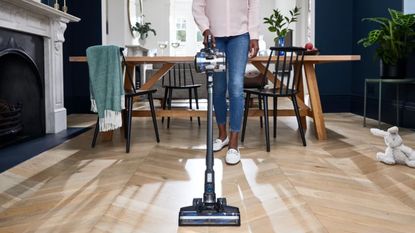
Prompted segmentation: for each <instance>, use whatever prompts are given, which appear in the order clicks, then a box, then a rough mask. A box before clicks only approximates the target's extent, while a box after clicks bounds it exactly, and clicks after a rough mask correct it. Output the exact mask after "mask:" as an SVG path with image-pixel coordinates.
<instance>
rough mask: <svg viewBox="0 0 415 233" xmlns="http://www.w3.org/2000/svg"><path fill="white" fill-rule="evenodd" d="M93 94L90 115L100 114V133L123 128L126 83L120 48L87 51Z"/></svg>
mask: <svg viewBox="0 0 415 233" xmlns="http://www.w3.org/2000/svg"><path fill="white" fill-rule="evenodd" d="M86 55H87V59H88V69H89V81H90V82H89V83H90V86H89V87H90V88H89V89H90V93H91V111H93V112H98V116H99V131H101V132H102V131H108V130H114V129H117V128H119V127H121V126H122V117H121V110H122V109H124V108H125V102H124V81H123V77H122V70H121V60H120V48H119V47H117V46H113V45H106V46H92V47H89V48H88V49H87V50H86Z"/></svg>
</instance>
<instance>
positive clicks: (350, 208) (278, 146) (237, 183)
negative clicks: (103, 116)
mask: <svg viewBox="0 0 415 233" xmlns="http://www.w3.org/2000/svg"><path fill="white" fill-rule="evenodd" d="M325 119H326V124H327V129H328V138H329V139H328V140H327V141H317V140H316V139H315V136H314V135H315V134H314V132H313V129H308V131H307V135H306V137H307V142H308V146H307V147H303V146H302V145H301V140H300V138H299V136H298V133H297V127H296V121H295V119H294V118H279V120H278V135H277V139H273V138H272V139H271V152H270V153H267V152H266V151H265V143H264V139H263V138H264V136H263V130H261V129H260V128H259V120H258V119H254V118H252V119H250V120H249V121H248V128H247V138H246V142H245V144H243V145H241V146H242V148H241V153H242V161H241V163H239V164H238V165H236V166H228V165H226V164H224V155H225V150H223V151H221V152H219V153H217V154H216V159H215V169H216V178H217V180H216V181H217V190H216V191H217V196H219V197H220V196H226V197H227V199H228V203H229V204H231V205H234V206H238V207H239V209H240V211H241V216H242V226H241V227H237V228H229V227H228V228H221V227H211V228H206V227H204V228H189V227H186V228H184V227H182V228H179V227H178V226H177V218H178V210H179V208H180V207H182V206H186V205H190V204H191V201H192V198H193V197H201V196H202V191H203V184H202V183H203V171H204V164H205V163H204V156H205V152H204V147H205V146H204V144H205V126H204V125H205V124H204V123H205V120H202V127H200V128H199V127H198V126H197V121H195V119H194V120H193V123H191V122H190V121H189V119H172V122H171V128H170V129H166V126H165V125H164V126H162V125H161V124H160V121H159V124H160V125H159V126H160V133H161V143H159V144H157V143H155V137H154V132H153V128H152V124H151V120H150V119H144V118H141V119H134V120H133V125H134V129H133V143H132V148H131V149H132V152H131V153H130V154H126V153H125V152H124V151H125V147H124V145H125V143H124V139H123V138H122V137H120V133H119V132H117V133H116V134H115V136H114V139H113V141H111V142H99V143H98V145H97V147H96V148H95V149H91V148H90V143H91V139H92V130H90V131H88V132H87V133H84V134H82V135H80V136H78V137H76V138H74V139H72V140H70V141H68V142H66V143H64V144H62V145H60V146H58V147H56V148H54V149H51V150H49V151H47V152H45V153H43V154H41V155H39V156H37V157H35V158H33V159H31V160H29V161H26V162H25V163H23V164H20V165H18V166H17V167H14V168H12V169H10V170H8V171H6V172H4V173H2V174H0V232H18V233H21V232H42V233H43V232H53V233H56V232H77V233H80V232H140V233H141V232H148V233H153V232H154V233H165V232H251V233H253V232H261V233H264V232H287V233H296V232H333V233H334V232H336V233H337V232H348V233H351V232H364V233H371V232H373V233H394V232H401V233H409V232H415V230H414V229H415V169H410V168H408V167H405V166H387V165H384V164H381V163H379V162H376V161H375V154H376V152H378V151H381V150H383V149H384V145H383V139H381V138H378V137H375V136H372V135H371V134H370V132H369V129H368V128H363V127H362V118H361V117H360V116H356V115H353V114H349V113H344V114H326V115H325ZM94 121H95V116H92V117H91V116H84V115H78V116H70V121H69V124H70V125H72V126H74V125H83V126H84V125H89V124H92V123H93V122H94ZM370 124H371V125H376V124H375V122H374V121H369V126H370ZM401 135H402V137H403V138H404V141H405V143H406V144H407V145H408V146H411V147H413V148H415V134H414V133H413V132H412V131H409V130H403V129H402V132H401Z"/></svg>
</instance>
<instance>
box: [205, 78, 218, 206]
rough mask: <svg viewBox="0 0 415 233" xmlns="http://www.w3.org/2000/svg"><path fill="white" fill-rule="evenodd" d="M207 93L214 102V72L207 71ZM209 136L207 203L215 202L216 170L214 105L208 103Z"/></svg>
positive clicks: (206, 178)
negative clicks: (214, 166)
mask: <svg viewBox="0 0 415 233" xmlns="http://www.w3.org/2000/svg"><path fill="white" fill-rule="evenodd" d="M206 75H207V80H208V81H207V93H208V103H209V102H210V103H213V72H210V71H209V72H207V73H206ZM206 130H207V138H206V171H205V192H204V194H203V201H204V202H205V203H215V201H216V193H215V182H214V180H215V171H214V170H213V165H214V156H213V106H212V104H208V112H207V129H206Z"/></svg>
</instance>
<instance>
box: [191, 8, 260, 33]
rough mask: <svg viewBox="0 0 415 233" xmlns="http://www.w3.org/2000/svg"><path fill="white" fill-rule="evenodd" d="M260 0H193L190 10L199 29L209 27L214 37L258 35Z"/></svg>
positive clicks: (202, 30) (203, 29) (202, 29)
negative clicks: (245, 34) (247, 33)
mask: <svg viewBox="0 0 415 233" xmlns="http://www.w3.org/2000/svg"><path fill="white" fill-rule="evenodd" d="M259 1H260V0H193V5H192V11H193V17H194V18H195V22H196V24H197V25H198V27H199V29H200V31H201V32H202V33H203V32H204V31H205V30H207V29H210V31H211V32H212V34H213V35H214V36H215V37H227V36H236V35H241V34H244V33H246V32H249V35H250V38H251V40H252V39H258V37H259V27H260V22H259Z"/></svg>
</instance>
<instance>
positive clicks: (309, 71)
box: [304, 62, 327, 140]
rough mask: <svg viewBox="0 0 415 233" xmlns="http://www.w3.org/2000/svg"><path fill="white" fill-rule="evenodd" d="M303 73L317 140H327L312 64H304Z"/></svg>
mask: <svg viewBox="0 0 415 233" xmlns="http://www.w3.org/2000/svg"><path fill="white" fill-rule="evenodd" d="M304 71H305V75H306V80H307V87H308V92H309V95H310V101H311V108H312V114H311V115H312V117H313V120H314V128H315V131H316V136H317V139H319V140H325V139H327V132H326V127H325V125H324V116H323V109H322V107H321V102H320V93H319V90H318V85H317V77H316V70H315V69H314V64H313V63H310V62H305V63H304Z"/></svg>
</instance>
